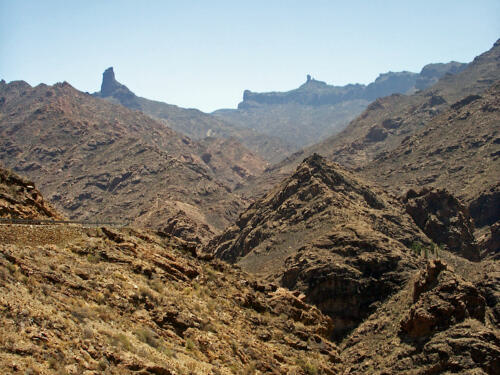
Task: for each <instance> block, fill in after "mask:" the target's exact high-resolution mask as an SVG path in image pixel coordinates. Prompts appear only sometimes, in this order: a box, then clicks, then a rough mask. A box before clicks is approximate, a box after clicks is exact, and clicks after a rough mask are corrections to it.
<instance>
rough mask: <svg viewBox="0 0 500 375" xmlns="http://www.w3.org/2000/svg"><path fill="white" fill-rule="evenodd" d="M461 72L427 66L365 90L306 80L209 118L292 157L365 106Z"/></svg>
mask: <svg viewBox="0 0 500 375" xmlns="http://www.w3.org/2000/svg"><path fill="white" fill-rule="evenodd" d="M466 66H467V64H462V63H457V62H450V63H447V64H429V65H426V66H425V67H424V68H423V69H422V71H421V72H420V73H419V74H418V73H411V72H388V73H384V74H380V75H379V77H377V79H376V80H375V81H374V82H372V83H370V84H368V85H361V84H349V85H346V86H333V85H328V84H326V83H325V82H322V81H318V80H315V79H314V78H311V76H310V75H308V76H307V81H306V82H305V83H304V84H303V85H301V86H300V87H299V88H297V89H295V90H290V91H286V92H268V93H256V92H251V91H249V90H245V92H244V93H243V101H242V102H241V103H239V104H238V109H237V110H230V109H224V110H219V111H215V112H214V114H215V115H216V116H217V117H218V118H221V119H225V120H228V121H229V122H231V123H234V124H235V125H236V126H238V127H239V128H242V129H248V128H252V129H256V130H257V131H259V132H263V133H265V134H267V135H270V136H275V137H280V138H282V139H283V140H285V141H286V142H287V143H289V144H290V145H291V146H292V147H293V148H294V151H296V150H298V149H300V148H303V147H305V146H309V145H311V144H314V143H316V142H319V141H321V140H322V139H324V138H325V137H327V136H330V135H332V134H335V133H338V132H339V131H341V130H342V129H344V128H345V127H346V126H347V124H348V123H349V122H350V121H351V120H353V119H354V118H355V117H356V116H357V115H358V114H360V113H361V112H362V111H363V110H364V109H365V108H366V107H367V106H368V104H369V103H370V102H371V101H373V100H375V99H377V98H380V97H384V96H387V95H391V94H394V93H403V94H406V93H412V92H414V91H415V90H417V89H419V90H422V89H425V88H427V87H429V86H431V85H432V84H434V83H436V82H437V80H438V79H439V78H441V77H443V76H444V75H446V74H455V73H458V72H460V71H462V70H463V69H465V67H466ZM285 156H286V155H285Z"/></svg>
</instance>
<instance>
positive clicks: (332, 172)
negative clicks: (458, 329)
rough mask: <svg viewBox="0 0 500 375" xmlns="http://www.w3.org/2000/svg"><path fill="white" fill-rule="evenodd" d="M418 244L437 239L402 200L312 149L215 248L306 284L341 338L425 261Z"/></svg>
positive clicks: (265, 273)
mask: <svg viewBox="0 0 500 375" xmlns="http://www.w3.org/2000/svg"><path fill="white" fill-rule="evenodd" d="M413 242H420V243H423V244H427V245H430V241H429V239H428V238H427V237H426V236H425V235H424V234H423V233H422V232H421V231H420V230H419V229H418V227H417V226H416V225H415V224H414V223H413V220H412V219H411V217H410V216H409V215H408V214H407V213H406V212H405V211H404V208H403V207H402V206H401V204H400V203H398V201H397V200H396V199H394V198H391V197H390V196H388V195H386V194H385V193H383V192H382V191H379V190H377V189H376V188H373V187H370V186H368V185H367V184H366V183H365V182H363V181H362V180H360V179H359V178H358V177H356V176H354V175H353V174H351V173H349V172H347V171H345V170H343V169H342V168H341V167H340V166H338V165H336V164H331V163H328V162H326V160H324V159H323V158H321V157H320V156H318V155H313V156H311V157H309V158H307V159H306V160H304V162H303V163H302V164H301V165H300V166H299V167H298V168H297V170H296V172H295V173H294V174H293V175H292V176H291V177H289V178H288V179H286V180H285V181H283V182H282V183H281V184H279V185H278V186H277V187H275V188H274V189H273V190H272V191H271V192H269V193H268V194H267V195H266V196H264V197H263V198H261V199H260V200H258V201H257V202H255V203H253V204H252V205H251V206H250V207H249V208H248V209H247V211H246V212H244V213H243V214H242V215H241V216H240V218H239V219H238V221H237V222H236V225H233V226H231V227H229V228H228V229H227V230H226V231H225V232H224V233H223V234H222V235H220V236H218V237H217V238H216V239H214V240H213V241H212V242H211V243H210V245H209V250H210V251H211V252H212V253H213V254H214V255H215V256H217V257H219V258H221V259H224V260H227V261H230V262H235V263H237V264H239V265H240V266H241V267H243V269H245V270H247V271H250V272H254V273H257V274H259V275H261V276H262V277H266V278H268V279H271V280H273V281H275V282H278V283H280V284H281V285H283V286H286V287H288V288H290V289H295V290H299V291H300V292H302V293H303V294H304V295H305V301H307V302H310V303H313V304H315V305H316V306H318V307H319V309H320V310H321V311H323V312H324V313H326V314H328V315H329V316H330V317H332V319H333V321H334V336H335V337H336V338H341V337H343V336H345V335H346V334H347V332H349V331H350V330H352V329H353V328H355V327H356V326H357V325H358V324H359V323H360V322H361V321H362V320H363V319H364V318H365V317H366V316H367V315H368V314H369V313H370V312H371V311H373V309H374V308H375V306H376V305H377V303H379V302H380V301H383V300H385V299H386V298H388V296H390V295H391V294H392V293H394V292H396V291H397V290H399V289H400V288H401V287H402V286H403V285H404V283H405V281H406V280H407V278H408V277H409V273H410V271H411V270H412V269H414V268H415V267H416V264H417V263H418V260H417V259H416V258H415V256H414V255H413V254H412V251H411V250H410V246H411V244H412V243H413Z"/></svg>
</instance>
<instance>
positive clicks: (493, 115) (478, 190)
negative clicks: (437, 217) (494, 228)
mask: <svg viewBox="0 0 500 375" xmlns="http://www.w3.org/2000/svg"><path fill="white" fill-rule="evenodd" d="M499 119H500V81H499V82H497V83H495V84H494V85H493V86H492V87H490V88H489V89H487V90H486V91H485V92H483V93H481V94H480V95H477V94H476V95H470V96H467V97H465V98H464V99H462V100H459V101H457V102H455V103H453V104H452V105H451V107H450V109H448V110H445V111H443V112H442V113H441V114H439V115H437V116H436V117H434V118H433V119H432V120H431V121H430V122H429V124H427V126H425V127H423V128H421V129H417V130H415V131H414V132H413V133H412V134H411V135H409V136H407V137H406V138H405V139H404V140H403V141H402V142H401V144H400V145H399V146H397V147H396V148H394V149H393V150H391V151H390V152H387V153H385V154H382V155H380V156H378V157H376V158H375V159H374V160H373V161H371V162H370V163H369V164H368V165H367V166H366V167H364V168H363V174H364V175H365V176H366V177H367V178H370V179H371V180H373V181H377V182H378V183H379V184H380V185H382V186H383V187H385V188H387V189H389V188H390V189H391V190H393V191H395V192H404V191H406V190H408V189H409V188H416V187H423V186H429V185H432V186H437V187H443V188H444V187H446V189H447V190H448V191H450V192H451V193H453V194H454V195H456V196H457V197H459V198H460V199H461V200H463V201H464V202H466V203H467V204H469V205H470V207H471V214H472V216H473V217H474V218H475V222H476V225H477V226H480V227H482V226H484V225H492V224H493V223H495V222H497V221H500V181H499V179H495V178H492V177H493V176H500V134H499V126H498V125H499ZM487 196H491V198H488V199H487V198H486V197H487ZM485 199H487V200H488V203H487V204H484V203H481V202H480V201H482V200H485Z"/></svg>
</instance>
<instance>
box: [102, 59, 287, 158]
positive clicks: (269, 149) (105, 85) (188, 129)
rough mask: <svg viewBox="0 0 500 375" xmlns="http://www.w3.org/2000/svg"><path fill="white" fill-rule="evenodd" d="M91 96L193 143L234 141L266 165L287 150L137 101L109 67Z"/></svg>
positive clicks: (203, 118)
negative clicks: (131, 111) (135, 113)
mask: <svg viewBox="0 0 500 375" xmlns="http://www.w3.org/2000/svg"><path fill="white" fill-rule="evenodd" d="M93 95H94V96H96V97H99V98H103V99H105V100H108V101H110V102H112V103H116V104H121V105H123V106H125V107H127V108H130V109H134V110H139V111H142V112H143V113H144V114H146V115H148V116H151V117H153V118H154V119H156V120H160V121H162V122H163V123H164V124H165V125H166V126H168V127H169V128H171V129H174V130H175V131H178V132H180V133H182V134H184V135H187V136H188V137H190V138H192V139H194V140H202V139H204V138H206V137H212V138H213V137H216V138H225V139H229V138H232V139H236V140H238V142H240V143H242V144H244V145H245V146H246V147H247V148H249V149H250V150H252V151H253V152H254V153H256V154H257V155H259V156H261V157H263V158H265V159H267V160H268V161H278V160H281V157H282V155H283V154H287V153H288V152H289V150H288V147H289V146H288V145H287V144H286V143H285V142H284V141H281V140H280V139H278V138H276V137H270V136H266V135H265V134H262V133H259V132H256V131H254V130H252V129H238V128H235V127H234V126H233V125H232V124H231V123H228V122H227V121H224V120H222V119H220V118H218V117H215V116H212V115H210V114H207V113H203V112H201V111H199V110H197V109H193V108H189V109H187V108H181V107H178V106H176V105H172V104H167V103H163V102H158V101H154V100H149V99H146V98H142V97H139V96H137V95H135V94H134V93H133V92H132V91H130V90H129V89H128V87H127V86H125V85H123V84H121V83H119V82H118V81H117V80H116V79H115V73H114V70H113V68H112V67H111V68H108V69H106V70H105V71H104V73H103V75H102V84H101V91H99V92H96V93H94V94H93Z"/></svg>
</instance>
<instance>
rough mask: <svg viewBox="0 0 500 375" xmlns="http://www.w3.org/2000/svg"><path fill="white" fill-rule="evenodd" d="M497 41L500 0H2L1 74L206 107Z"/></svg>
mask: <svg viewBox="0 0 500 375" xmlns="http://www.w3.org/2000/svg"><path fill="white" fill-rule="evenodd" d="M498 38H500V1H499V0H491V1H488V0H475V1H470V0H432V1H426V0H425V1H424V0H420V1H404V0H399V1H389V0H388V1H376V0H366V1H356V0H351V1H346V0H344V1H334V0H331V1H326V0H325V1H314V0H311V1H293V0H288V1H273V0H267V1H260V0H252V1H248V0H247V1H238V0H232V1H217V0H210V1H209V0H206V1H201V0H200V1H189V0H183V1H181V0H179V1H166V0H165V1H111V0H107V1H105V0H100V1H97V0H81V1H76V0H75V1H67V0H61V1H53V0H43V1H41V0H33V1H27V0H0V78H3V79H5V80H6V81H8V82H9V81H12V80H18V79H22V80H25V81H27V82H28V83H30V84H32V85H36V84H38V83H40V82H44V83H47V84H53V83H55V82H59V81H68V82H69V83H71V84H72V85H73V86H75V87H76V88H78V89H80V90H82V91H89V92H94V91H98V90H99V88H100V84H101V77H102V72H103V71H104V69H105V68H107V67H109V66H113V67H114V69H115V74H116V77H117V80H118V81H120V82H121V83H123V84H125V85H127V86H128V87H129V88H130V89H131V90H132V91H134V92H135V93H136V94H138V95H140V96H144V97H147V98H150V99H156V100H161V101H165V102H167V103H171V104H177V105H180V106H183V107H195V108H199V109H202V110H204V111H212V110H215V109H217V108H224V107H226V108H231V107H235V106H236V104H237V103H238V102H239V101H240V100H241V97H242V93H243V90H244V89H250V90H252V91H272V90H276V91H283V90H290V89H293V88H295V87H298V86H299V85H300V84H301V83H303V82H304V81H305V76H306V74H307V73H310V74H312V76H313V77H315V78H316V79H319V80H323V81H326V82H328V83H330V84H336V85H343V84H346V83H355V82H360V83H368V82H370V81H373V80H374V79H375V78H376V77H377V75H378V74H379V73H381V72H387V71H400V70H410V71H415V72H417V71H420V69H421V68H422V66H423V65H425V64H427V63H430V62H448V61H450V60H457V61H461V62H469V61H471V60H472V59H473V58H474V57H475V56H476V55H478V54H480V53H482V52H484V51H486V50H488V49H489V48H491V46H492V45H493V43H494V42H495V41H496V39H498Z"/></svg>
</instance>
